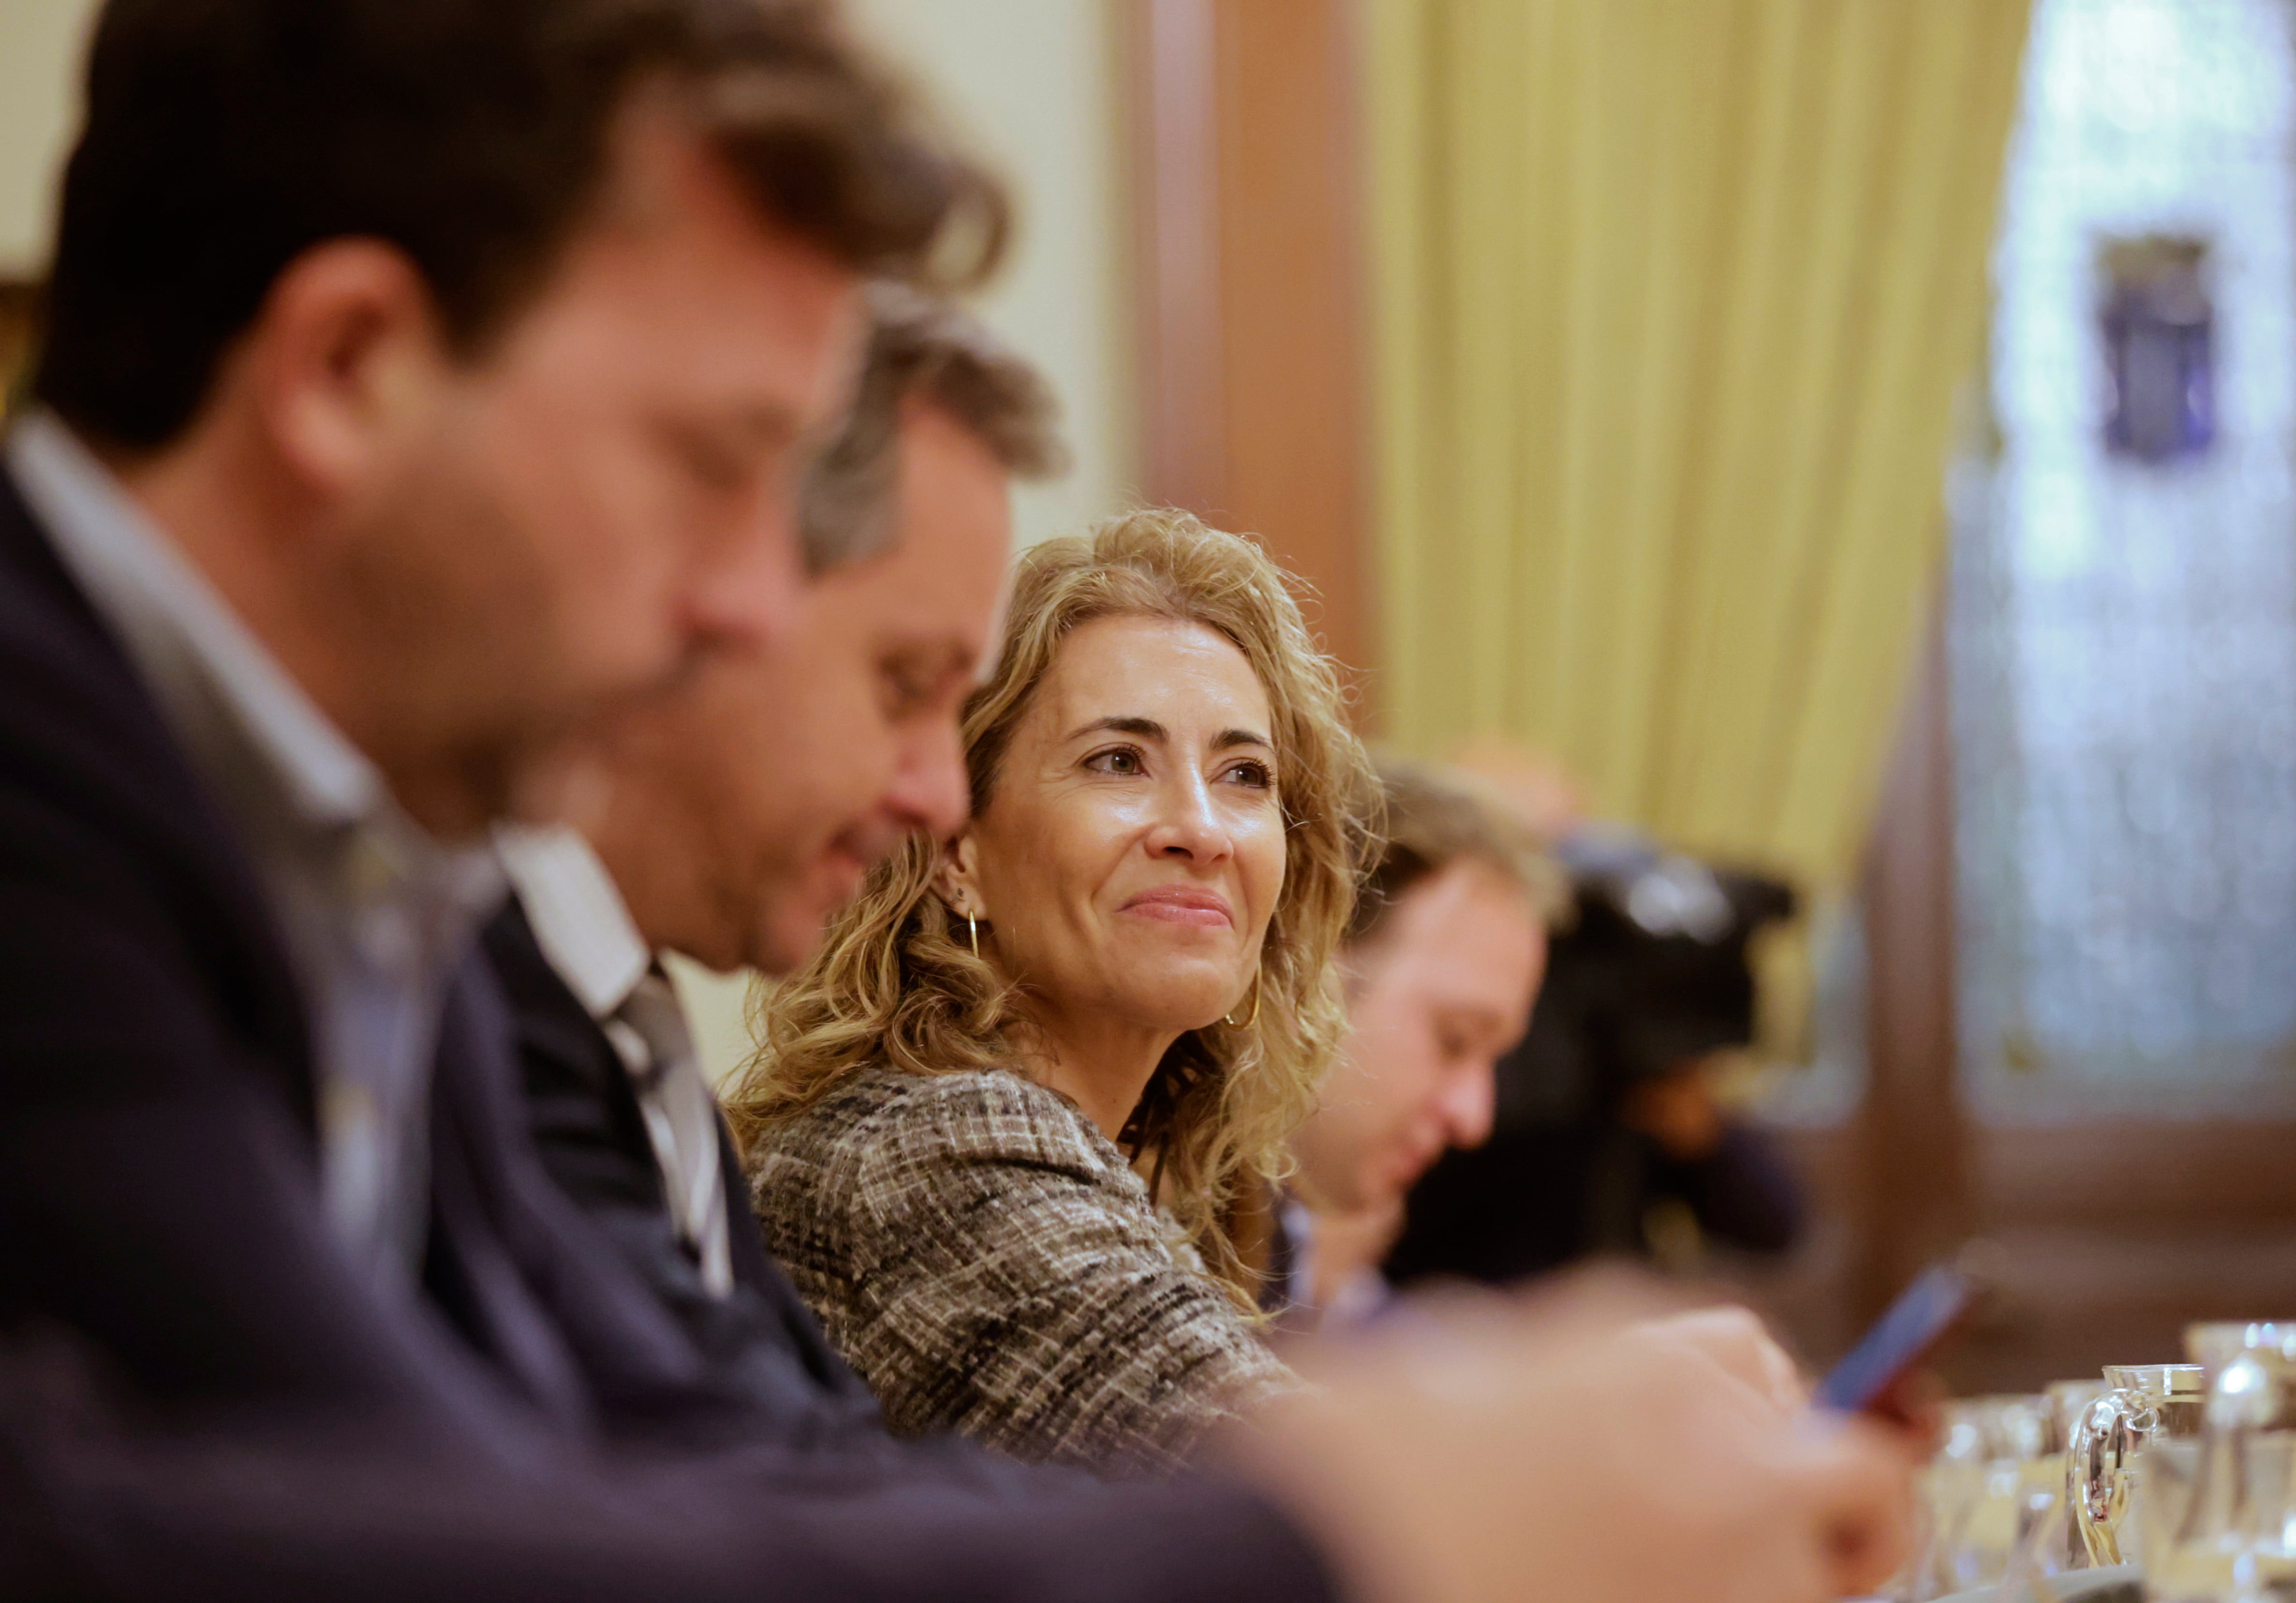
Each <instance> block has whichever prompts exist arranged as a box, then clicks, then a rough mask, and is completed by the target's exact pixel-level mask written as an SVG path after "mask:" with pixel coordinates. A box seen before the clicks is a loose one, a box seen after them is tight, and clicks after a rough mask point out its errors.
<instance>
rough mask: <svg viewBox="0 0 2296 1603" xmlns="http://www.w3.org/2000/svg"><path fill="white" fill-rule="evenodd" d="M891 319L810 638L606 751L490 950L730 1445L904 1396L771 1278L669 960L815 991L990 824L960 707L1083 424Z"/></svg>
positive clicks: (970, 337) (812, 534) (528, 1059)
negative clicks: (953, 845) (578, 815)
mask: <svg viewBox="0 0 2296 1603" xmlns="http://www.w3.org/2000/svg"><path fill="white" fill-rule="evenodd" d="M872 311H873V318H872V330H871V336H870V339H869V349H868V355H867V357H866V359H865V363H864V364H863V370H862V376H861V380H860V383H859V386H858V389H857V395H856V397H855V401H854V405H853V410H852V412H851V413H849V416H848V417H847V419H846V421H845V423H844V426H843V428H842V430H841V431H840V434H839V436H838V438H837V439H836V440H835V441H834V442H833V443H832V446H830V447H829V449H828V450H827V452H826V453H825V454H824V457H823V459H822V460H821V461H819V462H816V464H815V467H814V470H813V472H812V474H811V475H810V477H809V478H808V484H807V491H806V495H805V497H804V501H803V505H802V511H801V515H800V526H799V527H800V534H801V537H802V540H803V544H804V548H805V553H806V558H807V566H808V569H809V570H810V571H811V572H812V573H813V574H814V575H815V576H816V577H814V579H813V581H812V583H811V584H810V585H808V594H807V596H806V599H805V601H804V602H803V604H802V607H801V609H800V614H799V618H798V621H797V623H796V625H795V626H794V627H792V628H791V630H790V631H789V633H788V634H786V635H785V636H784V637H783V638H782V639H780V640H778V641H775V642H771V643H770V644H768V645H767V646H764V647H762V648H759V649H758V650H747V651H741V652H727V653H724V654H721V656H720V657H719V658H717V659H715V660H713V661H712V662H710V663H709V665H707V666H706V667H704V668H702V669H701V671H700V672H698V673H697V674H695V675H693V678H692V679H691V680H690V681H689V682H688V683H686V684H685V685H684V686H682V687H680V689H679V691H678V692H677V693H676V695H674V696H672V697H670V698H667V699H664V700H663V701H662V702H660V704H659V705H654V706H649V707H646V708H644V709H642V710H640V711H638V712H635V713H634V714H633V715H632V716H627V717H624V718H620V719H618V720H615V721H613V722H612V723H611V724H609V725H608V726H607V727H606V728H604V729H603V730H602V731H601V732H600V733H599V736H598V737H597V739H596V740H594V742H593V743H592V747H593V758H594V766H593V768H592V770H591V774H592V789H593V790H594V794H595V795H596V797H598V801H597V804H596V806H595V807H594V810H593V814H592V816H591V817H589V818H588V819H587V820H586V822H585V824H584V826H583V828H582V830H579V831H577V830H572V829H567V828H558V829H550V830H516V831H512V833H511V834H510V835H509V836H508V837H507V838H506V839H505V842H504V857H505V860H506V862H507V863H508V865H509V868H510V872H511V879H512V885H513V887H515V890H516V892H517V896H516V900H515V902H514V903H513V904H512V906H511V907H509V908H507V909H505V910H504V912H503V913H502V914H501V915H500V916H499V917H497V918H496V920H495V922H494V923H493V925H492V926H490V927H489V928H488V932H487V937H486V945H487V951H488V956H489V958H490V959H491V960H492V961H493V964H494V966H495V969H496V973H497V974H498V975H499V976H500V977H501V978H502V980H503V982H504V986H505V988H506V990H507V991H508V993H509V994H510V998H511V1001H512V1006H513V1007H514V1009H515V1010H516V1012H517V1014H518V1019H519V1044H520V1055H521V1060H522V1064H523V1067H524V1071H525V1083H526V1090H527V1094H528V1098H529V1103H530V1105H531V1108H532V1109H533V1113H534V1117H535V1134H536V1138H537V1144H538V1145H539V1147H540V1149H541V1152H542V1157H543V1161H544V1163H545V1165H547V1166H548V1167H549V1169H550V1172H551V1174H552V1175H553V1178H555V1179H556V1180H557V1181H558V1182H559V1183H560V1185H561V1186H562V1188H563V1189H564V1190H566V1191H567V1193H568V1194H569V1195H570V1196H571V1197H573V1198H575V1199H576V1200H577V1201H578V1202H579V1203H580V1204H581V1205H582V1206H583V1207H584V1209H585V1211H586V1212H587V1213H588V1214H590V1215H591V1216H592V1217H593V1218H594V1219H596V1220H597V1221H599V1222H600V1223H601V1224H602V1225H603V1226H604V1228H605V1229H606V1230H607V1231H608V1232H609V1233H610V1234H611V1235H612V1236H613V1238H614V1239H615V1240H616V1242H617V1243H618V1244H619V1246H621V1247H623V1249H624V1250H625V1252H626V1253H627V1255H628V1256H629V1257H630V1259H631V1261H632V1262H633V1264H635V1266H636V1267H637V1268H638V1269H639V1270H640V1271H641V1272H643V1273H644V1276H645V1278H646V1279H647V1280H648V1282H649V1283H650V1284H651V1285H652V1286H653V1288H655V1290H656V1291H657V1292H658V1293H659V1295H660V1296H661V1297H662V1299H663V1301H664V1303H665V1304H666V1305H667V1306H668V1307H669V1308H670V1309H672V1310H673V1311H675V1312H676V1314H677V1315H678V1317H679V1319H680V1321H681V1322H682V1323H684V1324H685V1327H686V1328H687V1329H689V1331H690V1332H691V1333H692V1335H693V1339H694V1343H695V1345H696V1347H697V1349H698V1351H699V1352H700V1353H701V1354H702V1355H703V1357H704V1358H705V1359H706V1361H707V1362H708V1363H709V1366H710V1369H711V1372H712V1374H713V1376H714V1377H715V1382H714V1386H715V1390H716V1392H717V1394H718V1395H719V1396H721V1397H723V1398H724V1399H725V1400H726V1402H727V1403H728V1404H730V1406H729V1407H728V1408H727V1409H726V1412H725V1415H724V1417H723V1418H721V1419H720V1421H719V1423H718V1426H717V1428H718V1429H719V1430H721V1431H722V1430H723V1429H725V1428H726V1427H728V1426H729V1425H732V1426H735V1427H739V1428H746V1429H750V1430H758V1429H763V1430H767V1431H769V1432H772V1433H774V1434H775V1435H778V1436H780V1437H781V1438H782V1439H785V1440H803V1441H808V1442H819V1441H843V1442H847V1443H851V1442H853V1441H854V1440H855V1439H856V1438H857V1437H858V1438H862V1439H864V1440H865V1442H866V1443H868V1444H873V1445H877V1446H882V1445H883V1444H884V1432H885V1427H884V1425H883V1423H882V1420H881V1417H880V1415H879V1413H878V1411H877V1406H876V1401H875V1399H874V1398H873V1397H872V1396H871V1395H870V1394H869V1393H868V1390H867V1388H866V1387H865V1386H863V1384H862V1383H861V1381H860V1380H859V1378H857V1376H855V1375H854V1374H853V1373H852V1371H851V1370H849V1369H848V1368H847V1367H846V1365H845V1364H844V1362H842V1361H841V1360H840V1359H839V1358H838V1357H837V1356H836V1355H835V1354H833V1353H832V1352H831V1350H830V1349H829V1347H828V1346H827V1345H826V1344H825V1342H824V1339H823V1337H822V1336H821V1333H820V1331H819V1329H818V1327H817V1326H816V1323H815V1321H814V1319H813V1317H812V1315H811V1314H810V1313H808V1311H807V1310H806V1309H805V1307H804V1305H803V1304H802V1303H801V1302H800V1301H799V1298H798V1296H797V1292H796V1290H795V1288H793V1287H791V1284H790V1283H789V1281H788V1280H787V1278H786V1277H785V1276H784V1275H783V1273H782V1272H781V1271H780V1269H779V1268H778V1267H777V1266H775V1264H773V1263H772V1262H771V1260H770V1259H769V1258H768V1256H767V1253H766V1249H765V1243H764V1241H763V1239H762V1238H761V1237H760V1235H759V1233H758V1228H757V1225H756V1223H755V1221H754V1219H753V1218H752V1216H751V1214H750V1204H749V1200H748V1198H747V1196H746V1193H745V1189H744V1187H743V1185H742V1164H741V1161H740V1158H739V1157H738V1155H737V1154H736V1153H735V1152H734V1149H733V1147H732V1144H731V1143H730V1141H727V1140H726V1134H725V1131H724V1128H723V1125H722V1121H721V1120H720V1118H719V1116H718V1113H717V1102H716V1099H715V1097H714V1095H713V1093H712V1091H711V1089H710V1086H709V1083H708V1082H707V1080H706V1079H705V1078H704V1077H703V1075H702V1073H701V1061H700V1054H699V1052H698V1051H697V1049H696V1046H695V1043H694V1040H693V1035H692V1033H691V1031H690V1030H689V1029H688V1027H687V1026H686V1022H685V1018H684V1016H683V1014H682V1013H681V1011H680V1010H679V1008H678V1004H677V999H676V994H674V992H673V991H672V990H671V988H670V986H669V984H668V979H667V977H665V976H664V974H663V973H662V971H661V969H660V967H659V965H658V962H657V956H658V954H660V953H669V952H675V953H678V954H680V955H682V956H684V957H686V958H689V959H691V960H693V961H697V962H700V963H701V964H703V965H704V966H706V967H708V968H710V969H716V970H717V971H719V972H721V973H726V972H732V971H734V970H737V969H754V970H758V971H760V972H763V973H765V974H767V975H779V974H784V973H787V972H788V971H790V970H791V969H793V968H796V967H797V966H799V964H801V963H802V962H803V961H805V960H806V959H807V958H808V957H809V956H810V955H811V954H812V953H813V951H814V950H815V948H816V946H817V945H819V944H820V939H821V935H822V930H823V928H824V925H825V923H826V921H827V920H828V919H829V917H830V916H831V915H832V913H834V912H836V910H837V909H838V907H839V906H840V904H842V903H843V902H844V901H845V900H846V899H847V898H848V897H849V896H851V895H852V894H853V892H854V890H855V889H856V888H857V886H858V884H859V882H860V879H861V877H862V875H863V874H864V873H865V871H867V870H868V869H869V867H870V866H871V865H872V864H873V863H875V862H876V861H877V860H878V859H879V858H881V857H882V856H883V855H885V854H886V853H887V852H889V851H890V850H892V849H893V848H894V847H895V846H898V845H899V844H900V842H901V841H902V840H903V839H904V838H906V837H907V836H908V835H910V834H911V833H913V832H921V833H924V834H927V835H931V836H933V837H936V838H938V837H941V836H946V835H948V834H952V833H954V832H955V830H957V829H958V828H959V827H960V826H961V825H962V824H963V823H964V819H965V816H966V814H967V811H968V798H967V796H966V793H965V791H966V777H965V770H964V756H963V753H962V751H961V749H960V748H959V743H958V739H957V715H958V710H959V708H960V707H961V705H962V704H963V702H964V698H965V695H966V694H967V692H968V691H971V690H972V686H973V684H974V683H975V682H976V680H977V678H978V675H979V672H980V665H981V662H982V660H983V658H985V657H986V656H987V654H988V652H989V651H990V650H993V648H994V644H995V642H994V640H993V638H992V634H993V629H994V625H995V619H996V607H997V601H998V599H999V597H1000V596H1001V594H1002V593H1003V590H1004V579H1005V565H1006V560H1007V557H1008V555H1009V552H1010V549H1011V544H1012V517H1011V511H1010V505H1009V503H1010V495H1009V484H1010V481H1011V480H1012V479H1013V478H1015V477H1024V478H1034V477H1038V476H1041V475H1044V474H1046V473H1047V472H1050V471H1052V470H1055V469H1056V468H1057V467H1058V465H1059V464H1060V462H1061V459H1062V451H1061V447H1060V444H1059V441H1058V439H1057V438H1056V436H1055V433H1054V412H1055V406H1054V401H1053V397H1052V394H1051V391H1050V388H1049V387H1048V386H1047V385H1046V382H1045V380H1044V379H1043V378H1042V377H1041V376H1040V375H1039V374H1037V372H1036V371H1035V370H1034V369H1033V368H1031V367H1030V366H1029V364H1027V363H1026V362H1024V361H1023V360H1022V359H1021V357H1019V356H1016V355H1014V354H1013V352H1011V351H1009V350H1007V349H1005V348H1004V347H1003V346H1002V345H1000V344H999V343H998V342H997V341H996V340H995V339H993V338H992V337H991V336H990V335H989V334H988V331H986V330H985V329H983V328H981V327H980V325H979V324H978V323H976V322H975V321H974V320H973V319H972V318H970V317H969V316H967V315H964V313H962V312H960V311H958V310H957V309H955V307H952V306H950V305H948V304H947V303H945V302H941V301H939V300H937V299H932V298H929V297H924V296H920V295H917V294H915V293H914V292H911V291H906V290H901V289H900V288H898V286H891V285H880V286H878V287H877V289H876V290H875V292H874V293H873V296H872ZM973 1456H977V1457H980V1458H982V1459H984V1460H985V1455H973ZM967 1458H968V1455H967V1454H966V1453H965V1452H963V1451H962V1450H958V1449H955V1448H952V1450H951V1451H950V1452H947V1453H946V1454H943V1453H939V1452H935V1453H932V1454H929V1455H925V1456H923V1457H921V1458H918V1459H917V1460H916V1462H917V1463H918V1464H919V1465H920V1467H922V1466H923V1465H924V1464H927V1463H933V1464H944V1465H947V1467H949V1468H956V1469H974V1468H978V1467H979V1466H978V1465H975V1464H972V1463H969V1462H967V1461H966V1460H967Z"/></svg>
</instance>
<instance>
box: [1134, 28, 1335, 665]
mask: <svg viewBox="0 0 2296 1603" xmlns="http://www.w3.org/2000/svg"><path fill="white" fill-rule="evenodd" d="M1120 3H1121V4H1123V6H1124V10H1125V13H1126V17H1125V21H1126V30H1127V31H1126V41H1127V45H1128V50H1127V59H1128V62H1129V63H1130V69H1131V82H1130V84H1129V86H1128V93H1129V98H1130V102H1131V108H1132V110H1131V118H1130V122H1131V134H1132V138H1131V143H1132V168H1133V194H1134V200H1135V203H1134V212H1135V232H1136V245H1135V252H1134V261H1135V275H1134V276H1135V286H1134V304H1135V310H1136V320H1137V324H1138V330H1139V351H1140V360H1139V371H1140V384H1141V406H1140V416H1141V420H1142V441H1141V445H1142V450H1141V463H1142V490H1143V493H1144V495H1145V496H1146V497H1147V499H1148V500H1150V501H1151V502H1156V503H1164V504H1169V505H1174V506H1182V507H1185V508H1187V509H1188V510H1190V511H1194V512H1196V513H1198V514H1200V515H1201V516H1202V517H1203V518H1205V519H1207V520H1208V521H1210V522H1214V523H1217V524H1218V525H1220V526H1221V527H1225V528H1236V529H1239V530H1242V531H1244V532H1249V533H1251V534H1254V535H1256V536H1259V539H1260V540H1261V541H1262V542H1263V544H1266V545H1267V548H1268V550H1269V552H1271V553H1272V554H1273V555H1274V556H1275V559H1276V560H1278V561H1279V562H1281V563H1283V566H1284V567H1285V568H1288V569H1289V570H1290V571H1292V573H1293V574H1295V575H1297V576H1298V577H1300V578H1301V579H1303V580H1304V581H1306V583H1307V585H1308V587H1309V588H1310V589H1311V590H1312V591H1313V593H1314V597H1313V600H1312V601H1311V602H1310V605H1309V611H1310V623H1311V625H1312V626H1315V627H1316V629H1317V631H1318V632H1319V633H1320V634H1322V635H1323V636H1324V641H1325V643H1326V645H1327V647H1328V649H1329V650H1332V652H1333V654H1334V655H1335V656H1337V657H1338V658H1340V660H1341V662H1343V663H1345V664H1346V665H1348V667H1349V668H1351V669H1353V670H1355V671H1356V672H1357V675H1364V674H1367V673H1369V672H1371V671H1372V670H1373V669H1374V667H1376V664H1375V660H1374V647H1375V641H1374V631H1373V623H1372V617H1371V610H1372V607H1371V598H1372V573H1371V545H1370V538H1371V536H1370V517H1369V508H1368V492H1369V485H1370V476H1369V473H1368V470H1367V465H1366V464H1367V456H1368V452H1367V449H1366V442H1367V438H1368V429H1367V427H1366V409H1365V346H1366V343H1367V341H1366V339H1365V329H1366V326H1367V325H1366V306H1365V298H1364V293H1363V287H1362V263H1363V255H1364V252H1363V246H1362V233H1361V231H1362V215H1361V192H1362V185H1361V160H1360V151H1359V140H1358V126H1359V117H1358V110H1359V107H1358V101H1359V95H1358V89H1357V37H1356V25H1355V8H1354V6H1353V5H1352V4H1349V0H1120Z"/></svg>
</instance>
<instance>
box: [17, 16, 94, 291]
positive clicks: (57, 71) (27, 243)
mask: <svg viewBox="0 0 2296 1603" xmlns="http://www.w3.org/2000/svg"><path fill="white" fill-rule="evenodd" d="M94 14H95V0H0V277H10V278H13V277H25V276H29V275H30V274H35V273H37V272H38V271H39V269H40V266H41V265H42V264H43V263H44V262H45V260H46V258H47V253H48V230H49V224H50V213H51V210H52V209H53V202H54V199H55V197H54V182H55V171H56V167H57V164H58V163H59V162H61V160H62V159H63V154H64V140H65V138H66V136H67V135H68V134H69V132H70V127H71V125H72V122H73V120H74V119H75V117H76V116H77V114H78V106H77V102H78V75H79V56H80V46H81V43H82V39H83V37H84V36H85V35H86V30H87V25H88V22H89V21H90V20H91V19H92V18H93V17H94Z"/></svg>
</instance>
